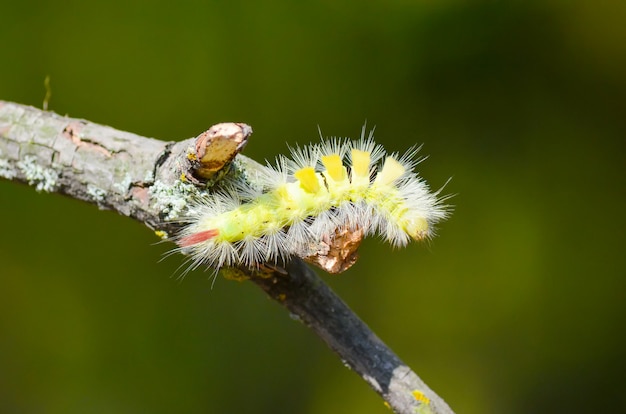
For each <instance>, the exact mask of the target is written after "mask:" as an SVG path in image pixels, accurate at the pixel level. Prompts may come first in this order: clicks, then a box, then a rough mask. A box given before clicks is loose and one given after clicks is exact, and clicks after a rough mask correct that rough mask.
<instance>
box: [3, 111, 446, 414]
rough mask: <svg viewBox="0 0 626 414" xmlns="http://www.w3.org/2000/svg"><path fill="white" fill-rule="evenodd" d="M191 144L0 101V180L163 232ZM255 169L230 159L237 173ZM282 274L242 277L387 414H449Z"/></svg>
mask: <svg viewBox="0 0 626 414" xmlns="http://www.w3.org/2000/svg"><path fill="white" fill-rule="evenodd" d="M199 138H200V137H199ZM196 143H197V142H196V140H194V139H188V140H185V141H181V142H178V143H175V142H163V141H158V140H155V139H150V138H145V137H141V136H138V135H135V134H132V133H128V132H123V131H118V130H115V129H113V128H110V127H107V126H102V125H97V124H94V123H91V122H88V121H85V120H80V119H72V118H68V117H63V116H59V115H57V114H55V113H52V112H46V111H41V110H39V109H36V108H33V107H28V106H24V105H19V104H15V103H11V102H5V101H0V177H2V178H5V179H8V180H13V181H18V182H22V183H27V184H29V185H32V186H34V187H35V188H36V189H37V191H46V192H57V193H61V194H65V195H67V196H70V197H73V198H77V199H80V200H84V201H87V202H89V203H92V204H96V205H97V206H98V207H99V208H101V209H111V210H115V211H117V212H119V213H120V214H122V215H125V216H128V217H132V218H134V219H136V220H139V221H141V222H143V223H145V224H146V225H147V226H148V227H149V228H151V229H153V230H157V231H162V232H164V233H163V234H174V233H175V232H176V231H177V230H178V229H179V228H180V224H177V223H176V222H175V221H173V220H172V219H175V218H176V217H177V214H178V213H180V212H182V211H184V206H185V201H186V200H185V194H186V193H185V191H187V190H189V188H191V186H192V185H191V184H188V187H185V186H184V185H182V186H181V179H180V178H181V174H184V173H185V168H186V167H185V166H186V165H187V164H188V163H189V159H190V154H192V156H194V157H195V156H196ZM243 145H245V142H244V144H243ZM243 145H240V146H241V147H243ZM257 166H258V164H256V163H255V162H254V161H252V160H250V159H248V158H246V157H244V156H242V155H239V156H238V157H237V167H236V168H239V169H243V170H246V171H248V170H251V169H254V168H257ZM285 270H286V272H278V271H275V272H270V273H269V274H268V273H266V274H263V275H262V277H261V276H259V275H258V274H257V275H255V274H253V273H250V274H248V276H250V277H251V281H252V282H253V283H255V284H256V285H258V286H259V287H260V288H261V289H263V290H264V291H265V292H266V293H267V294H268V295H269V296H270V297H272V298H273V299H275V300H276V301H277V302H278V303H280V304H281V305H283V306H284V307H285V308H287V309H288V310H289V312H291V313H292V314H294V315H296V316H297V317H298V318H299V319H300V320H301V321H302V322H303V323H304V324H305V325H306V326H308V327H309V328H310V329H311V330H313V332H315V333H316V334H317V335H318V336H319V337H320V338H321V339H322V340H323V341H324V342H325V343H326V344H327V345H328V346H329V347H330V348H331V349H332V350H333V351H335V352H336V353H337V354H338V355H339V357H340V358H341V360H342V361H343V362H344V364H345V365H347V366H348V367H350V368H351V369H352V370H354V371H355V372H356V373H357V374H359V375H360V376H361V377H362V378H363V379H364V380H365V381H366V382H367V383H368V384H369V385H370V386H371V387H372V388H373V389H374V390H375V391H376V392H377V393H379V394H380V395H381V396H382V397H383V399H384V400H385V401H386V403H387V404H388V405H389V406H390V407H391V408H392V410H393V411H394V412H396V413H407V414H408V413H416V412H417V413H423V414H426V413H432V414H453V411H452V410H451V409H450V407H448V405H447V404H446V403H445V402H444V401H443V400H442V399H441V398H440V397H439V396H437V394H435V393H434V392H433V391H432V390H431V389H430V388H428V386H427V385H426V384H425V383H424V382H423V381H422V380H421V379H420V378H419V377H418V376H417V375H416V374H415V373H414V372H413V371H412V370H411V369H410V368H409V367H408V366H406V364H404V363H403V362H402V361H401V360H400V359H399V358H398V357H397V356H396V355H395V354H394V353H393V352H392V351H391V350H390V349H389V348H388V347H387V346H386V345H385V344H384V343H383V342H382V341H381V340H380V339H378V337H377V336H376V335H375V334H374V333H373V332H372V331H371V330H370V329H369V328H368V327H367V325H365V323H363V321H361V320H360V319H359V318H358V317H357V316H356V315H355V314H354V313H353V312H352V311H351V310H350V309H349V308H348V306H347V305H346V304H345V303H344V302H343V301H342V300H341V299H340V298H339V297H338V296H337V295H336V294H335V293H334V292H332V290H331V289H330V288H329V287H328V286H327V285H326V284H325V283H324V282H323V281H322V280H321V279H320V278H319V277H318V276H316V275H315V273H314V272H313V271H312V270H311V269H310V268H309V267H307V266H306V265H305V264H304V263H303V262H302V260H300V259H294V260H292V261H291V262H290V263H288V264H287V265H286V266H285Z"/></svg>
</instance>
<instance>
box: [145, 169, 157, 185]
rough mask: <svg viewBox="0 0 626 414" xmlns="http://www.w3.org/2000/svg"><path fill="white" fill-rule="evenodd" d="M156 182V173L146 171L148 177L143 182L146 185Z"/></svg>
mask: <svg viewBox="0 0 626 414" xmlns="http://www.w3.org/2000/svg"><path fill="white" fill-rule="evenodd" d="M153 181H154V172H153V171H146V175H145V176H144V177H143V182H144V183H151V182H153Z"/></svg>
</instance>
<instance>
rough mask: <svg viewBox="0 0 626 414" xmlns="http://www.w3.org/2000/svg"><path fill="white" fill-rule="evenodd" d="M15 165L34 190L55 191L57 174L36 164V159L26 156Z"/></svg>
mask: <svg viewBox="0 0 626 414" xmlns="http://www.w3.org/2000/svg"><path fill="white" fill-rule="evenodd" d="M16 165H17V168H19V169H20V171H21V172H22V173H23V174H24V177H25V178H26V181H28V184H29V185H34V186H35V190H37V191H46V192H52V191H54V190H55V189H56V187H57V184H58V183H57V180H58V179H59V174H58V173H57V172H56V171H54V170H53V169H50V168H44V167H42V166H41V165H39V164H37V157H34V156H32V155H27V156H25V157H24V159H23V160H22V161H19V162H18V163H17V164H16Z"/></svg>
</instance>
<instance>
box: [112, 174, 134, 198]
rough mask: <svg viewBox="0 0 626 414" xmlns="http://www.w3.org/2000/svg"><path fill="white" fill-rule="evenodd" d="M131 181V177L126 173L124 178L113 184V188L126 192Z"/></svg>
mask: <svg viewBox="0 0 626 414" xmlns="http://www.w3.org/2000/svg"><path fill="white" fill-rule="evenodd" d="M132 183H133V177H132V176H131V175H130V174H129V173H126V175H125V176H124V179H123V180H122V181H121V182H119V183H114V184H113V188H115V189H116V190H118V191H119V192H120V193H123V194H126V192H127V191H128V189H129V188H130V185H131V184H132Z"/></svg>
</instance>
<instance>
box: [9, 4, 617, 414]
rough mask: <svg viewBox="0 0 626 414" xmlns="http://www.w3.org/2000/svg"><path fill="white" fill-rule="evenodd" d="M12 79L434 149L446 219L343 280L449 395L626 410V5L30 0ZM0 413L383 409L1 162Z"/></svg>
mask: <svg viewBox="0 0 626 414" xmlns="http://www.w3.org/2000/svg"><path fill="white" fill-rule="evenodd" d="M1 21H2V23H1V24H0V39H2V46H0V56H1V63H0V99H4V100H10V101H16V102H19V103H24V104H30V105H34V106H38V107H41V105H42V101H43V98H44V95H45V90H44V86H43V83H44V79H45V77H46V76H50V79H51V87H52V97H51V100H50V103H49V108H50V109H52V110H54V111H56V112H58V113H60V114H68V115H70V116H74V117H80V118H85V119H89V120H91V121H95V122H99V123H102V124H107V125H111V126H113V127H115V128H118V129H122V130H127V131H132V132H135V133H138V134H141V135H145V136H151V137H155V138H159V139H163V140H179V139H186V138H189V137H193V136H196V135H197V134H199V133H200V132H202V131H203V130H205V129H207V128H208V127H209V126H210V125H212V124H214V123H217V122H222V121H241V122H246V123H248V124H250V125H252V126H253V128H254V130H255V133H254V135H253V137H252V139H251V142H250V144H249V145H248V147H247V148H246V154H247V155H249V156H251V157H253V158H255V159H257V160H260V161H262V160H264V159H266V158H267V159H271V158H273V157H274V156H275V155H276V154H278V153H284V152H285V150H286V143H290V144H294V143H301V144H302V143H307V142H309V141H314V140H317V139H318V132H317V127H318V125H319V126H320V127H321V128H322V131H323V133H324V134H325V135H338V136H351V137H356V136H358V135H359V133H360V129H361V126H362V125H363V123H364V122H365V121H366V120H367V122H368V126H374V125H375V126H376V135H377V137H378V141H379V142H380V143H382V144H384V145H385V146H386V147H387V148H388V149H389V150H392V151H403V150H405V149H406V148H407V147H409V146H411V145H413V144H416V143H418V144H419V143H424V147H423V154H428V155H429V156H430V157H429V159H428V160H427V161H426V162H424V163H422V164H421V165H420V166H419V170H420V173H421V174H422V175H423V176H424V177H425V178H426V179H427V180H428V181H429V183H430V184H431V186H432V187H434V188H439V187H440V186H442V185H443V184H444V183H445V182H446V180H447V179H448V178H449V177H452V181H451V182H450V184H449V185H448V186H447V187H446V192H448V193H454V194H456V196H455V197H454V198H453V200H452V203H453V204H454V205H455V212H454V215H453V216H452V217H451V218H450V219H449V220H448V221H447V222H445V223H443V224H442V225H441V226H440V228H439V237H437V238H436V239H435V240H434V241H433V242H432V243H430V244H428V245H412V246H410V247H409V248H407V249H404V250H398V251H391V250H390V248H389V247H388V246H386V245H384V244H383V243H381V242H379V241H377V240H369V241H367V243H365V244H364V246H363V247H362V259H361V260H360V261H359V262H358V263H357V264H356V265H355V266H354V267H353V268H352V269H350V271H348V272H346V273H345V274H343V275H340V276H324V278H325V279H326V280H327V281H328V283H329V284H330V285H331V286H332V287H333V288H334V289H335V290H336V291H337V292H338V293H339V294H340V295H341V296H342V297H343V298H345V300H346V301H347V302H348V303H349V305H350V306H351V307H352V308H353V309H354V310H355V311H356V312H357V313H358V314H359V315H360V316H361V317H362V318H363V319H364V320H365V321H366V322H367V323H368V324H369V325H370V326H371V327H372V329H373V330H374V331H375V332H377V333H378V335H379V336H380V337H381V338H382V339H383V340H384V341H386V342H387V343H388V344H389V345H390V346H391V347H392V348H393V349H394V350H395V351H396V352H397V353H398V354H399V355H400V357H401V358H403V359H404V360H405V361H406V362H407V363H408V364H409V365H410V366H411V367H413V368H414V369H415V371H416V372H417V373H418V374H419V375H420V376H422V377H423V379H424V380H425V381H426V382H427V383H428V384H429V385H430V386H431V387H432V388H433V389H435V390H436V391H437V392H438V393H439V394H440V395H441V396H442V397H443V398H444V399H446V401H447V402H448V403H449V404H450V405H451V406H452V408H453V409H455V410H456V412H457V413H465V414H471V413H510V414H515V413H554V412H568V413H583V412H585V413H586V412H626V380H625V377H624V372H626V358H625V357H626V339H625V335H624V331H625V327H626V302H625V299H626V282H625V279H624V278H625V276H626V272H625V270H626V266H625V264H626V263H625V262H626V260H625V257H626V254H625V253H624V247H625V243H624V242H625V233H626V231H625V230H626V226H625V220H624V214H625V213H626V209H625V197H626V194H625V180H624V162H625V157H624V151H625V149H626V148H625V147H626V145H625V136H626V135H625V133H626V116H625V108H626V24H624V22H626V3H625V2H623V1H620V0H614V1H605V2H586V1H524V2H522V1H508V2H505V1H475V2H468V1H460V0H458V1H456V0H444V1H401V0H391V1H381V0H378V1H358V2H357V1H349V2H337V1H318V2H297V1H280V0H276V1H268V2H242V1H230V2H225V1H224V2H217V1H213V2H194V1H179V2H172V1H152V2H147V1H146V2H142V1H130V0H126V1H119V0H113V1H110V0H108V1H92V2H80V1H68V2H54V1H21V2H18V1H13V2H4V3H3V5H2V11H1ZM0 217H1V219H0V222H1V223H2V234H3V236H2V237H0V412H2V413H85V412H89V413H111V412H115V413H138V412H145V413H172V412H185V413H307V414H317V413H357V412H358V413H381V414H382V413H387V412H388V410H387V408H385V407H384V406H383V404H382V401H381V400H380V399H379V398H378V396H377V395H376V394H375V393H374V392H373V391H371V390H370V389H369V388H368V386H367V385H366V384H365V383H364V382H363V381H361V380H360V379H359V378H358V377H357V376H356V375H355V374H354V373H352V372H350V371H349V370H347V369H346V368H344V367H343V365H342V364H341V363H340V361H339V360H338V359H337V358H336V357H335V355H334V354H333V353H332V352H331V351H329V350H328V349H327V348H326V347H325V346H324V345H323V344H322V343H321V341H319V340H318V339H317V338H316V337H315V336H314V335H313V334H312V333H310V332H308V330H307V329H306V328H304V327H303V326H302V325H300V324H299V323H297V322H295V321H293V320H292V319H290V317H289V315H288V314H287V313H286V312H285V311H284V310H283V309H282V308H281V307H280V306H278V305H277V304H275V303H274V302H272V301H271V300H268V299H267V298H266V296H265V295H264V294H263V293H262V292H261V291H260V290H259V289H257V288H256V287H255V286H254V285H252V284H250V283H237V282H231V281H226V280H223V279H220V280H217V282H216V283H215V285H214V287H213V289H211V285H212V283H211V280H210V278H209V276H210V273H208V272H202V271H198V272H193V273H191V274H189V275H188V276H187V277H186V278H185V279H184V280H183V281H182V282H181V281H180V280H178V279H177V278H176V277H173V275H175V274H176V269H177V267H178V266H179V265H180V264H181V261H182V259H181V258H180V257H171V258H167V259H166V260H164V261H160V259H161V256H162V254H163V253H165V252H167V251H168V249H169V248H171V246H169V245H167V244H156V245H155V244H154V243H155V242H157V238H156V237H155V236H154V234H152V232H150V231H149V230H148V229H147V228H145V227H143V226H142V225H141V224H139V223H135V222H133V221H130V220H129V219H127V218H124V217H121V216H118V215H116V214H115V213H111V212H103V211H98V209H97V208H95V207H94V206H91V205H87V204H82V203H80V202H77V201H75V200H71V199H67V198H63V197H60V196H56V195H48V194H38V193H36V192H35V191H33V189H31V188H28V187H26V186H20V185H18V184H15V183H11V182H7V181H0Z"/></svg>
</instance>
